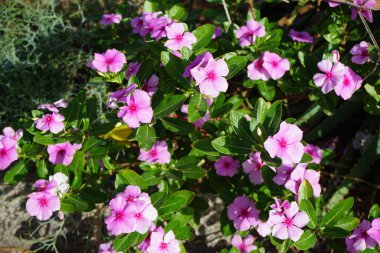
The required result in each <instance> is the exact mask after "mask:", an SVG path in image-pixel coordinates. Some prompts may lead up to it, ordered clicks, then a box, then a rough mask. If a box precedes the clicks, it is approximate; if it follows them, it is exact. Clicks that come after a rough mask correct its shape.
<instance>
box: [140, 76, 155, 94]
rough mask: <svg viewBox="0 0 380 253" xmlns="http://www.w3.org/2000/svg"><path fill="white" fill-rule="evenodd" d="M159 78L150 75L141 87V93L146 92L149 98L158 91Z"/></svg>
mask: <svg viewBox="0 0 380 253" xmlns="http://www.w3.org/2000/svg"><path fill="white" fill-rule="evenodd" d="M159 80H160V79H159V78H158V76H156V75H152V76H151V77H150V78H149V79H148V80H146V81H145V83H144V85H143V86H142V87H141V89H142V90H143V91H146V92H147V93H148V95H149V96H151V97H152V96H153V95H154V93H156V91H157V90H158V82H159Z"/></svg>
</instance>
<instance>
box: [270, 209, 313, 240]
mask: <svg viewBox="0 0 380 253" xmlns="http://www.w3.org/2000/svg"><path fill="white" fill-rule="evenodd" d="M271 222H272V223H273V224H274V226H273V229H272V236H274V237H276V238H279V239H281V240H287V239H290V240H292V241H295V242H296V241H298V240H299V239H300V237H301V235H302V234H303V230H302V228H303V227H304V226H306V224H307V223H308V222H309V217H308V216H307V214H306V213H305V212H302V211H301V212H300V211H299V207H298V205H297V203H296V202H292V203H290V207H289V209H287V210H286V211H285V212H284V214H283V215H282V216H280V215H274V216H272V217H271Z"/></svg>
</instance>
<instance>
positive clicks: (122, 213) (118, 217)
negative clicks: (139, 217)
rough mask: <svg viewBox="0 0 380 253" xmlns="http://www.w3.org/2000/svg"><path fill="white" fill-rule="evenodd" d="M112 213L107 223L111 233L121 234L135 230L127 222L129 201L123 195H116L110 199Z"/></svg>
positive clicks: (107, 218) (106, 220)
mask: <svg viewBox="0 0 380 253" xmlns="http://www.w3.org/2000/svg"><path fill="white" fill-rule="evenodd" d="M109 206H110V209H111V213H110V215H109V216H107V217H106V219H105V223H106V225H107V230H108V232H110V234H111V235H120V234H123V233H131V232H133V227H132V226H131V225H130V224H128V223H127V215H128V213H127V210H126V208H127V201H125V199H124V198H123V197H122V196H116V197H115V198H114V199H112V200H111V201H110V204H109Z"/></svg>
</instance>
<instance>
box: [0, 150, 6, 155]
mask: <svg viewBox="0 0 380 253" xmlns="http://www.w3.org/2000/svg"><path fill="white" fill-rule="evenodd" d="M6 154H7V151H5V148H2V149H0V156H5V155H6Z"/></svg>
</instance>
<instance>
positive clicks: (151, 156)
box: [138, 141, 170, 164]
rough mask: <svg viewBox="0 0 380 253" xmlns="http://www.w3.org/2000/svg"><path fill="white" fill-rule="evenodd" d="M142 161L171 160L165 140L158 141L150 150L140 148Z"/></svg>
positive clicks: (157, 161) (162, 161)
mask: <svg viewBox="0 0 380 253" xmlns="http://www.w3.org/2000/svg"><path fill="white" fill-rule="evenodd" d="M138 159H139V160H140V161H146V162H148V163H158V164H165V163H169V162H170V153H169V151H168V145H167V144H166V142H165V141H157V142H156V143H155V144H154V145H153V147H152V148H151V149H150V150H149V151H145V150H143V149H140V155H139V157H138Z"/></svg>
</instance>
